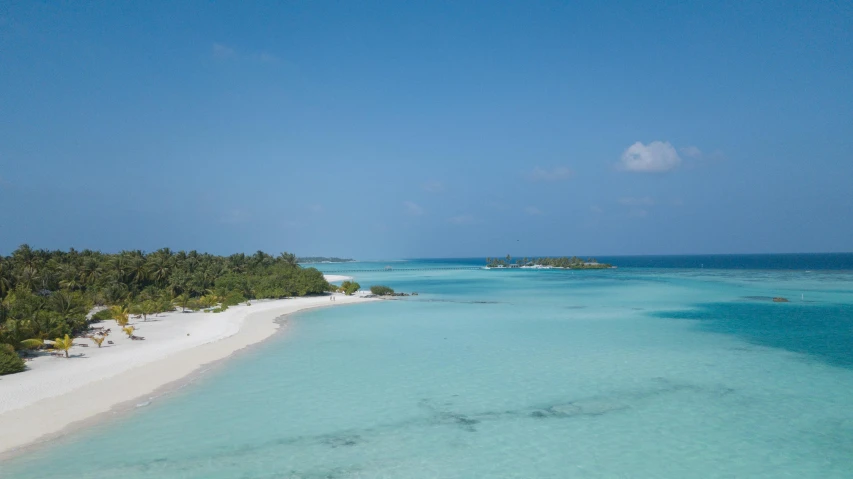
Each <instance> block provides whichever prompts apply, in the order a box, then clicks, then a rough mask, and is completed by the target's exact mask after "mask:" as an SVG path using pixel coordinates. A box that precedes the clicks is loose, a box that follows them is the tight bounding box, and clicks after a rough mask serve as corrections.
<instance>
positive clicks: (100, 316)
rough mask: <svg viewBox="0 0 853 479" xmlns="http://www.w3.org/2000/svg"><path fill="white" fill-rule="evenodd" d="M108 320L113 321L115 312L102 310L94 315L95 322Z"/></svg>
mask: <svg viewBox="0 0 853 479" xmlns="http://www.w3.org/2000/svg"><path fill="white" fill-rule="evenodd" d="M108 319H113V312H112V311H110V310H109V309H102V310H100V311H98V312H97V313H95V314H93V315H92V320H93V321H106V320H108Z"/></svg>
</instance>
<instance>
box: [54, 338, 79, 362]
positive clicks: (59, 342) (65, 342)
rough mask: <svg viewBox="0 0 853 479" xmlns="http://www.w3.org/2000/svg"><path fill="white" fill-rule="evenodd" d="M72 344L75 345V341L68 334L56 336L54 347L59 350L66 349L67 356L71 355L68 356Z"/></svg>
mask: <svg viewBox="0 0 853 479" xmlns="http://www.w3.org/2000/svg"><path fill="white" fill-rule="evenodd" d="M71 346H74V341H73V340H72V339H71V338H70V337H68V335H67V334H66V335H65V338H56V339H54V340H53V349H55V350H57V351H65V357H66V358H67V357H70V356H68V350H69V349H71Z"/></svg>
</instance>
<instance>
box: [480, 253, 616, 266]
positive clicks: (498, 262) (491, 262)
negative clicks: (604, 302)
mask: <svg viewBox="0 0 853 479" xmlns="http://www.w3.org/2000/svg"><path fill="white" fill-rule="evenodd" d="M486 266H488V267H490V268H500V267H504V268H511V267H521V266H551V267H552V268H567V269H607V268H610V267H611V265H609V264H606V263H599V262H598V260H596V259H595V258H587V259H581V258H578V257H577V256H572V257H571V258H569V257H566V256H563V257H561V258H524V259H521V258H517V259H516V260H515V262H514V263H513V261H512V256H510V255H506V258H505V259H498V258H486Z"/></svg>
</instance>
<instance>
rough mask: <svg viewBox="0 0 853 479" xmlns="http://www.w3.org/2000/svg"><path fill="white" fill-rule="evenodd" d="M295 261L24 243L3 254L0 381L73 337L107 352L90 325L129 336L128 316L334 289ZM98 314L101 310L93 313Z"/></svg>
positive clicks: (219, 308) (220, 308)
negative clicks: (31, 354)
mask: <svg viewBox="0 0 853 479" xmlns="http://www.w3.org/2000/svg"><path fill="white" fill-rule="evenodd" d="M334 289H335V287H333V286H332V285H330V284H329V283H328V282H327V281H326V279H325V278H324V276H323V274H322V273H320V272H319V271H318V270H316V269H315V268H303V267H301V266H299V265H298V264H297V259H296V256H295V255H293V254H291V253H281V254H280V255H279V256H275V257H274V256H271V255H269V254H267V253H264V252H263V251H258V252H256V253H255V254H253V255H251V256H247V255H245V254H242V253H240V254H234V255H231V256H227V257H225V256H214V255H211V254H207V253H198V252H197V251H190V252H185V251H177V252H174V251H172V250H170V249H169V248H163V249H160V250H157V251H155V252H153V253H149V254H145V253H143V252H141V251H122V252H121V253H117V254H105V253H101V252H97V251H91V250H84V251H77V250H74V249H71V250H69V251H47V250H34V249H32V248H30V247H29V246H28V245H22V246H21V247H19V248H18V249H16V250H15V251H14V252H13V253H12V254H11V256H8V257H3V256H0V345H2V346H0V375H2V374H8V373H14V372H19V371H22V370H23V369H24V362H23V360H20V359H19V358H18V357H17V356H19V355H23V356H26V355H27V351H36V350H40V349H43V348H46V347H50V348H51V349H53V350H61V351H64V352H65V354H66V355H67V353H68V350H69V349H70V348H71V347H72V346H73V339H72V338H74V337H75V336H82V337H87V338H88V339H91V340H92V342H93V344H96V345H97V346H98V347H101V342H102V341H103V339H104V338H103V337H97V336H98V335H95V334H93V333H92V332H91V329H90V325H91V324H92V323H94V322H99V321H103V320H116V321H117V323H116V325H117V327H120V328H122V329H121V332H124V333H126V334H127V335H128V336H129V337H131V338H139V337H138V336H136V335H134V334H133V333H134V329H133V327H132V326H129V325H128V323H129V317H130V316H132V315H135V316H141V317H143V318H144V319H145V320H147V318H148V316H151V315H156V314H160V313H165V312H169V311H173V310H175V309H176V308H180V309H181V311H187V310H190V311H196V310H203V311H208V312H212V313H222V312H224V311H226V310H227V309H228V308H229V307H230V306H235V305H238V304H240V303H244V302H250V301H251V300H259V299H280V298H287V297H298V296H306V295H315V294H321V293H325V292H327V291H332V290H334ZM95 311H97V312H95Z"/></svg>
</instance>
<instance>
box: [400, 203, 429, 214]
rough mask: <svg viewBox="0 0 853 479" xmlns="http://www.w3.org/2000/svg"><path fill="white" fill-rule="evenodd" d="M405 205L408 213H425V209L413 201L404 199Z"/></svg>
mask: <svg viewBox="0 0 853 479" xmlns="http://www.w3.org/2000/svg"><path fill="white" fill-rule="evenodd" d="M403 206H404V207H405V208H406V214H408V215H411V216H420V215H422V214H424V209H423V208H421V207H420V206H419V205H416V204H415V203H412V202H411V201H404V202H403Z"/></svg>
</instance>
